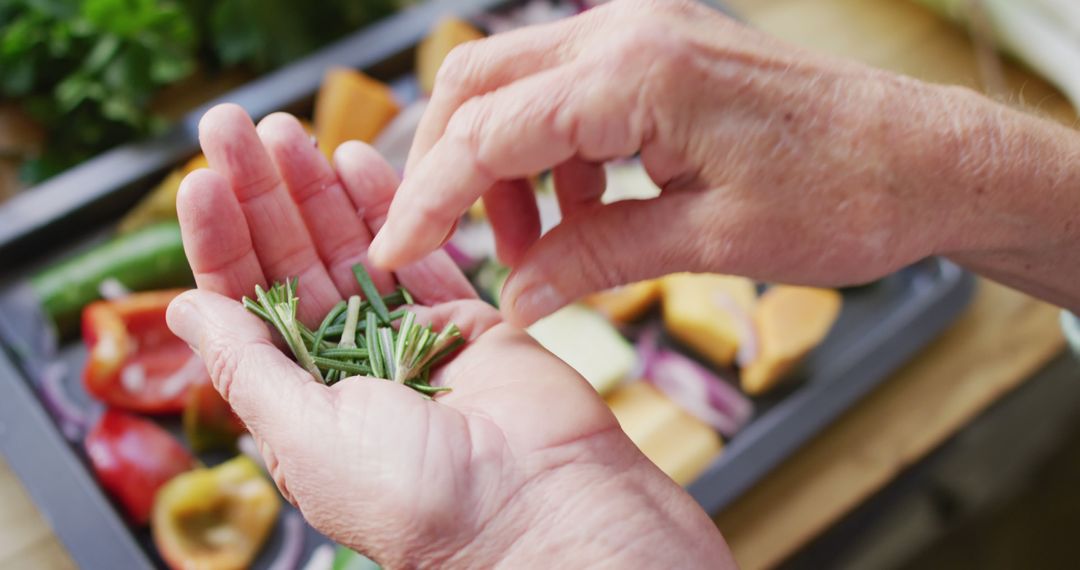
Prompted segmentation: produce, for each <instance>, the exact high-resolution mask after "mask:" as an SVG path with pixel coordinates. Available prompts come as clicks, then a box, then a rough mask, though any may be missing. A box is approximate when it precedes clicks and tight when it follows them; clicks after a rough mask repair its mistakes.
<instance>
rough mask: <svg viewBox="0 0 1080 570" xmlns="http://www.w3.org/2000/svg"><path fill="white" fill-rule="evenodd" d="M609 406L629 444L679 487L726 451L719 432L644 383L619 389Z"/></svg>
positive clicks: (692, 479) (636, 383) (613, 395)
mask: <svg viewBox="0 0 1080 570" xmlns="http://www.w3.org/2000/svg"><path fill="white" fill-rule="evenodd" d="M607 403H608V406H610V407H611V411H612V412H614V413H615V418H616V419H618V420H619V425H620V426H622V429H623V431H624V432H626V435H627V436H629V437H630V440H631V441H633V442H634V444H635V445H637V446H638V448H639V449H640V450H641V452H642V453H644V454H645V456H646V457H648V458H649V460H650V461H652V462H653V463H655V464H656V466H657V467H659V468H660V469H661V470H662V471H663V472H664V473H667V474H668V476H669V477H671V478H672V479H674V480H675V482H676V483H679V484H680V485H686V484H688V483H691V482H693V481H694V479H696V478H697V476H698V475H700V474H701V472H702V471H703V470H704V469H705V468H706V467H708V465H709V463H711V462H712V460H713V459H715V458H716V457H717V456H718V455H720V451H721V449H722V448H723V443H722V441H721V440H720V436H719V435H717V434H716V431H714V430H713V429H712V428H711V427H709V426H708V425H707V424H706V423H705V422H703V421H701V420H699V419H697V418H695V417H694V416H692V415H690V414H689V413H687V412H686V411H684V410H683V409H682V408H680V407H679V406H678V405H676V404H675V403H674V402H672V401H671V400H670V399H668V397H667V396H665V395H663V394H662V393H660V391H659V390H657V389H656V388H653V387H652V386H651V385H649V384H647V383H645V382H634V383H632V384H629V385H626V386H622V387H620V388H619V389H618V390H616V391H615V392H613V393H612V394H611V395H610V396H608V398H607Z"/></svg>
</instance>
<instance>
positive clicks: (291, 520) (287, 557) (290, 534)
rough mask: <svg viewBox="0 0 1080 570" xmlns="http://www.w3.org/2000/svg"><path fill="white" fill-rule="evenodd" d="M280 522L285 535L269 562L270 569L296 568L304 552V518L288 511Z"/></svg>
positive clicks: (287, 569) (288, 569) (291, 569)
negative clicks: (283, 527) (274, 555)
mask: <svg viewBox="0 0 1080 570" xmlns="http://www.w3.org/2000/svg"><path fill="white" fill-rule="evenodd" d="M282 524H283V525H284V526H285V529H284V530H285V537H284V538H283V539H282V541H281V548H280V549H278V554H277V557H276V558H274V561H273V562H271V563H270V570H296V568H297V567H298V566H300V556H302V555H303V554H304V519H302V518H300V515H298V514H296V513H295V512H290V513H289V514H287V515H285V520H284V521H283V522H282Z"/></svg>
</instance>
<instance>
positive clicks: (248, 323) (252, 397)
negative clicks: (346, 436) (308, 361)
mask: <svg viewBox="0 0 1080 570" xmlns="http://www.w3.org/2000/svg"><path fill="white" fill-rule="evenodd" d="M166 318H167V320H168V323H169V328H170V329H172V331H173V333H175V334H176V335H177V336H178V337H180V338H181V339H183V340H184V341H185V342H187V343H188V344H189V345H191V346H192V347H193V348H194V349H195V350H196V352H198V353H199V355H200V356H201V357H202V359H203V362H205V363H206V366H207V368H208V370H209V371H210V378H211V379H212V380H213V382H214V387H215V388H217V390H218V392H220V393H221V395H222V397H224V398H225V399H226V400H227V401H228V402H229V404H230V405H231V406H232V408H233V409H234V410H236V413H237V415H238V416H240V419H242V420H243V421H244V423H245V424H247V426H248V427H249V428H250V429H251V431H252V433H254V434H257V435H258V437H259V438H260V439H261V440H263V441H265V442H266V443H267V444H268V445H269V446H270V447H272V448H273V449H274V450H275V451H276V452H277V455H279V456H281V455H283V454H287V453H288V450H289V449H290V448H295V446H296V445H297V444H298V442H301V441H304V440H305V439H306V437H307V436H308V435H314V434H319V433H323V434H325V433H331V432H330V431H329V428H328V427H327V425H326V422H328V421H329V418H330V417H331V415H332V411H333V410H332V406H331V405H330V400H329V398H328V394H327V393H326V388H325V387H324V386H322V385H321V384H317V383H316V382H315V381H314V379H313V378H312V377H311V376H310V375H309V374H308V373H307V372H305V371H304V370H302V369H301V368H300V367H299V366H297V365H296V364H295V363H294V362H293V361H292V360H290V359H289V358H288V357H286V356H285V355H284V354H283V353H282V352H281V351H280V350H278V349H277V347H275V346H274V345H273V343H272V342H271V341H270V334H269V331H268V330H267V327H266V326H264V325H263V324H262V323H261V322H260V321H259V319H258V318H257V317H255V316H254V315H251V314H250V313H248V312H247V311H246V310H245V309H244V308H243V307H242V306H241V305H240V303H238V302H236V301H234V300H232V299H228V298H226V297H223V296H221V295H218V294H215V293H210V292H207V291H198V290H195V291H188V292H186V293H183V294H181V295H180V296H179V297H177V298H176V299H175V300H173V302H172V303H171V304H170V305H169V310H168V313H167V314H166ZM320 426H321V427H320Z"/></svg>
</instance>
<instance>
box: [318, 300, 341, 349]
mask: <svg viewBox="0 0 1080 570" xmlns="http://www.w3.org/2000/svg"><path fill="white" fill-rule="evenodd" d="M347 306H348V303H346V302H345V301H338V304H336V305H334V308H333V309H330V312H329V313H326V318H324V319H323V322H322V324H321V325H319V332H318V333H316V334H315V341H314V342H312V345H313V346H316V347H319V346H321V345H322V340H323V339H324V338H326V329H328V328H330V325H331V324H333V322H334V320H335V319H337V318H338V315H340V314H341V313H344V312H345V307H347ZM320 352H321V351H320Z"/></svg>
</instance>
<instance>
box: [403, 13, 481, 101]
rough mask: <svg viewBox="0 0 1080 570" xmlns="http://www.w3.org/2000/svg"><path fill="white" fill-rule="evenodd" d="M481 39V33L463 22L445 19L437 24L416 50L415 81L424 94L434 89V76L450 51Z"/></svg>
mask: <svg viewBox="0 0 1080 570" xmlns="http://www.w3.org/2000/svg"><path fill="white" fill-rule="evenodd" d="M482 37H484V33H483V32H481V31H480V30H477V29H476V28H474V27H472V26H471V25H470V24H469V23H468V22H465V21H463V20H459V19H457V18H447V19H445V20H443V21H441V22H439V23H438V24H437V25H436V26H435V28H434V29H433V30H431V33H430V34H428V36H427V37H426V38H424V40H423V41H421V42H420V45H419V46H417V48H416V79H417V81H419V82H420V88H421V89H423V90H424V93H427V94H429V95H430V94H431V91H432V89H434V88H435V76H436V75H438V73H439V67H440V66H441V65H442V62H443V60H445V59H446V56H447V54H449V53H450V50H452V49H454V48H455V47H457V46H459V45H461V44H463V43H465V42H470V41H472V40H478V39H480V38H482Z"/></svg>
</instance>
